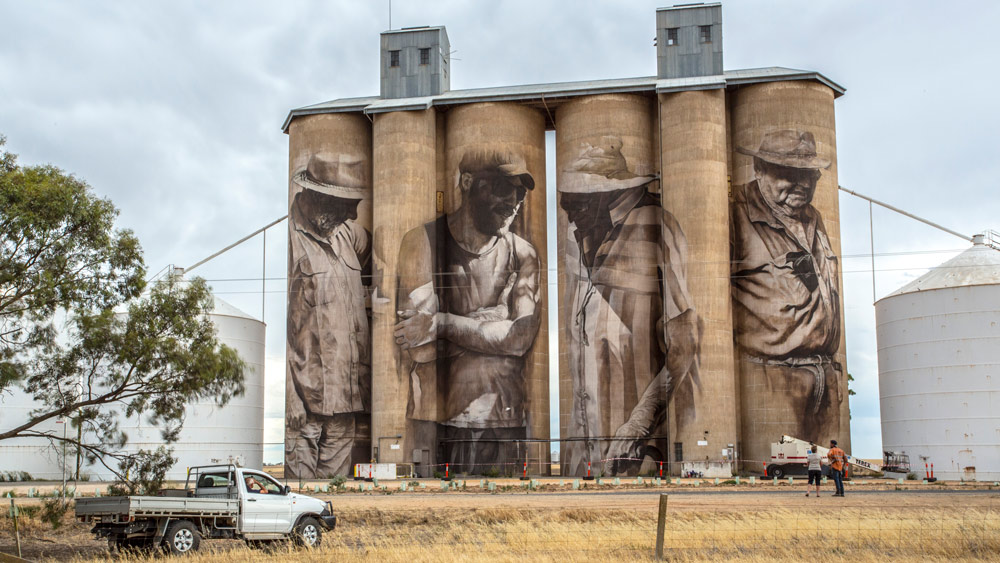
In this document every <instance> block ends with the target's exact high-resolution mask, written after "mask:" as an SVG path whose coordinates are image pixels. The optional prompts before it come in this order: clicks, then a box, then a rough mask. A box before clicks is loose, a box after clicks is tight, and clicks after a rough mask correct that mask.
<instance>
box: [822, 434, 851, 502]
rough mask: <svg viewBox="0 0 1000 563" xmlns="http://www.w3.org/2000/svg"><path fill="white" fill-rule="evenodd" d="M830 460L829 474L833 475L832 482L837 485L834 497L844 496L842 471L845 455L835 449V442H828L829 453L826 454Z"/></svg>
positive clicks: (838, 449) (845, 461)
mask: <svg viewBox="0 0 1000 563" xmlns="http://www.w3.org/2000/svg"><path fill="white" fill-rule="evenodd" d="M826 458H827V459H828V460H830V473H831V474H832V475H833V482H834V484H836V485H837V492H836V493H834V494H833V496H835V497H842V496H844V469H845V468H846V467H847V453H845V452H844V450H842V449H840V448H838V447H837V441H836V440H830V451H829V452H828V453H827V454H826Z"/></svg>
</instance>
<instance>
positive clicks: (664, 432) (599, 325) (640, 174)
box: [555, 94, 690, 475]
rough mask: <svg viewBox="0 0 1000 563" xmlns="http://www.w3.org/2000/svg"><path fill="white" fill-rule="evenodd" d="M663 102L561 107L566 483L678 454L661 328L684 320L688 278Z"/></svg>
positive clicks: (619, 99)
mask: <svg viewBox="0 0 1000 563" xmlns="http://www.w3.org/2000/svg"><path fill="white" fill-rule="evenodd" d="M655 103H656V102H655V99H653V98H650V97H646V96H642V95H634V94H608V95H597V96H587V97H581V98H575V99H573V100H570V101H568V102H566V103H564V104H562V105H561V106H559V108H558V109H557V110H556V120H555V122H556V166H557V187H556V189H557V191H558V198H559V209H558V212H557V214H558V216H557V220H558V229H559V231H558V233H557V242H558V245H559V255H560V260H561V262H560V264H559V318H560V323H561V324H562V326H564V327H566V328H565V330H563V331H561V332H562V334H560V364H559V367H560V418H561V423H560V424H561V433H560V437H561V438H562V439H563V441H562V448H561V454H560V459H561V465H562V472H563V474H564V475H587V474H588V471H589V472H590V475H596V474H598V473H600V472H603V473H604V474H605V475H625V474H632V475H634V474H637V473H638V472H640V471H647V470H649V469H654V468H656V465H655V464H652V463H651V462H650V461H649V460H652V459H657V458H659V459H663V460H666V454H667V450H668V449H669V444H668V442H669V440H668V438H667V436H668V431H669V430H668V427H669V426H670V425H671V423H670V422H668V421H667V420H665V417H664V416H663V414H664V413H665V407H666V401H667V385H666V382H665V381H664V376H663V374H662V373H661V372H662V370H663V369H664V367H665V366H666V364H667V354H666V352H665V348H666V343H665V342H664V341H663V338H662V334H663V330H664V323H663V320H664V319H665V318H676V317H677V316H678V315H680V314H681V313H682V312H683V311H682V310H679V309H678V304H679V303H683V302H684V301H685V299H684V295H682V294H683V293H684V291H682V290H681V286H684V285H685V284H686V281H685V280H684V279H683V277H684V276H683V272H681V270H683V265H682V264H681V263H680V262H681V261H682V254H683V252H682V247H683V235H682V234H681V233H680V232H679V229H678V227H677V224H676V221H675V220H674V219H673V217H672V216H671V215H670V214H669V213H666V212H664V210H663V209H662V207H661V205H660V194H659V183H658V181H657V177H656V173H657V172H658V170H657V167H658V163H659V155H658V150H657V146H656V137H655V128H656V117H655V116H656V109H655ZM667 254H669V257H667V258H665V255H667ZM664 263H668V264H670V267H668V268H663V267H662V264H664ZM661 280H667V281H666V282H665V283H661ZM665 285H666V286H669V287H670V289H669V290H667V291H666V292H665V291H664V286H665ZM685 309H686V307H685ZM678 338H680V335H678ZM689 354H690V352H689ZM646 436H649V437H651V438H645V437H646ZM567 439H568V440H567ZM644 459H646V460H647V461H645V462H644V461H643V460H644Z"/></svg>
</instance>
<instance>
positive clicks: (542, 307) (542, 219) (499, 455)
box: [439, 103, 551, 474]
mask: <svg viewBox="0 0 1000 563" xmlns="http://www.w3.org/2000/svg"><path fill="white" fill-rule="evenodd" d="M445 121H446V127H445V131H446V133H445V146H446V151H445V152H446V156H445V160H446V164H445V182H444V184H442V188H441V189H443V190H444V191H445V193H446V195H445V201H446V202H447V204H446V211H447V217H448V219H447V220H448V221H449V224H450V225H451V227H450V229H449V232H452V231H455V230H456V229H455V225H457V224H459V223H461V220H460V219H458V217H459V216H461V215H462V213H461V212H460V211H459V209H460V208H461V207H465V206H469V208H470V209H471V211H472V212H473V213H479V212H482V211H488V209H485V208H484V209H479V208H477V207H476V205H478V204H479V203H477V202H485V203H486V204H490V201H493V200H484V199H483V198H482V197H479V196H477V195H476V194H475V193H473V191H478V192H481V191H482V189H487V190H492V194H491V195H490V197H491V198H498V197H500V193H499V192H498V191H497V190H500V191H502V190H503V189H504V188H503V187H501V185H499V184H496V183H493V181H492V180H489V176H490V175H491V174H493V173H494V171H492V169H491V168H490V167H491V166H496V165H500V166H501V167H502V168H504V167H505V168H506V169H508V170H510V173H521V172H527V173H528V174H529V175H530V177H531V183H532V184H533V187H532V189H522V190H521V193H519V194H514V197H515V199H516V198H517V197H518V196H519V195H523V200H520V201H519V202H518V203H515V205H519V207H517V209H516V215H515V216H514V217H513V219H512V221H511V223H510V226H509V227H507V230H508V231H509V232H510V233H511V235H504V234H503V233H500V238H501V239H504V240H501V241H499V242H500V243H501V244H500V248H499V249H498V250H497V251H494V250H492V248H493V245H492V243H491V244H490V246H488V248H487V249H484V251H483V252H482V255H483V259H484V260H496V261H497V263H499V262H506V263H507V265H506V266H504V267H502V268H500V269H501V270H503V271H497V272H495V273H490V275H492V276H493V277H494V279H492V280H491V281H489V282H487V283H492V284H493V285H494V286H496V289H498V290H499V291H500V293H501V294H502V293H503V289H504V287H505V285H506V284H507V283H508V282H509V281H513V283H514V285H513V287H512V288H511V292H510V294H509V295H508V296H507V297H506V301H505V302H504V303H494V302H493V301H492V300H491V299H493V296H492V295H489V296H487V295H483V294H481V293H480V294H478V295H476V296H473V295H472V293H471V292H469V291H467V290H466V289H464V288H461V287H454V288H445V289H444V291H442V293H441V295H442V296H444V299H443V300H444V301H447V303H444V305H447V307H448V308H449V309H453V310H454V309H455V308H456V307H471V306H472V304H475V305H476V306H477V307H492V306H495V305H497V304H500V305H503V306H504V307H508V308H509V311H508V319H507V320H509V321H512V322H514V323H517V324H518V325H523V327H524V328H523V329H522V328H520V327H519V326H518V327H516V328H515V330H518V331H520V330H524V331H525V332H531V333H532V334H527V335H526V337H527V338H526V339H525V342H524V343H528V344H529V346H528V347H527V348H526V350H522V348H523V346H519V347H518V348H519V349H517V350H513V351H510V350H508V351H503V352H501V351H499V350H498V351H497V352H496V353H495V354H493V355H491V354H489V353H484V354H482V359H483V361H485V362H487V363H488V364H490V365H492V366H494V367H498V366H501V365H505V364H507V363H510V364H511V365H510V366H509V369H500V370H499V371H498V372H497V373H495V374H492V377H493V378H494V379H496V380H497V382H498V384H500V385H503V386H505V387H507V389H506V390H503V391H502V392H501V390H500V389H493V390H491V389H490V385H491V384H490V382H489V381H486V380H483V381H480V380H482V379H483V375H484V373H485V372H484V370H482V369H477V368H476V367H475V365H474V364H472V365H469V366H467V367H466V368H465V371H467V372H468V373H466V374H464V375H463V374H461V373H457V372H456V373H450V374H443V375H444V379H446V380H447V381H449V382H450V385H451V386H457V385H462V383H461V379H462V378H466V377H468V378H471V379H470V380H469V381H468V382H467V383H466V386H467V387H469V389H470V390H472V389H474V388H479V387H483V386H484V385H485V387H483V388H482V390H481V391H477V393H483V394H489V393H492V392H498V393H499V394H500V395H501V396H503V394H504V393H509V396H508V397H506V398H505V399H504V402H503V404H502V408H503V409H504V413H501V416H499V417H496V416H492V415H491V416H487V417H485V418H482V419H481V420H475V419H474V418H471V417H470V418H469V420H467V421H465V422H463V421H452V422H449V421H448V419H449V418H454V417H452V416H449V413H448V412H445V413H443V416H442V422H443V424H444V425H445V426H454V428H449V429H446V431H447V433H448V434H457V435H461V434H462V433H463V432H467V431H471V429H473V428H476V427H478V426H484V427H485V426H486V425H494V426H495V427H496V428H495V429H494V430H493V432H494V433H497V434H498V435H497V438H500V437H501V436H500V434H506V435H507V436H506V437H508V438H511V439H523V438H528V439H532V438H537V439H544V440H548V438H549V358H548V352H549V351H548V312H547V311H548V303H547V287H548V271H547V253H546V232H547V229H546V209H545V208H546V185H545V118H544V115H543V113H542V112H541V111H539V110H537V109H534V108H531V107H528V106H524V105H520V104H517V103H474V104H463V105H460V106H457V107H454V108H452V109H450V110H449V111H448V112H447V114H446V120H445ZM493 161H495V162H493ZM477 169H482V174H483V177H484V178H486V179H487V180H488V181H487V182H484V183H482V184H481V185H473V186H471V187H469V186H465V185H464V184H463V176H464V177H466V178H468V177H469V176H465V174H466V173H468V172H472V173H473V174H475V173H476V172H475V171H476V170H477ZM515 169H520V170H515ZM508 178H510V176H508ZM513 178H514V179H515V180H516V181H517V182H520V181H521V180H519V179H517V178H516V177H513ZM475 183H476V182H474V184H475ZM480 195H482V194H480ZM496 201H499V200H498V199H497V200H496ZM466 230H467V231H469V232H464V233H463V232H452V233H451V236H450V237H449V240H451V239H455V240H456V241H457V243H458V244H459V245H460V246H462V247H463V251H462V252H461V254H464V252H465V251H466V250H469V249H470V248H471V245H472V244H474V243H473V239H475V238H476V237H477V236H485V234H487V233H480V234H479V235H476V234H475V233H473V232H472V231H475V230H478V229H477V228H475V227H472V228H471V229H469V228H467V229H466ZM507 240H511V241H513V243H514V244H513V245H512V246H511V247H509V248H508V247H507ZM448 248H449V247H448V245H442V246H439V251H442V252H446V253H448ZM505 253H508V254H510V256H509V257H507V256H506V255H505ZM453 254H454V252H451V253H448V256H447V257H446V259H445V261H443V262H442V264H443V266H444V268H445V270H446V272H445V275H446V279H450V280H452V282H453V283H451V284H445V285H453V286H464V285H468V283H469V282H470V281H471V282H473V283H482V282H483V279H484V278H483V277H482V276H483V275H485V274H487V272H486V271H485V270H483V271H480V272H479V273H478V274H477V275H476V277H475V278H472V277H470V278H466V277H465V276H463V275H460V274H457V272H456V268H462V269H465V268H466V267H467V266H465V264H464V259H462V258H461V256H457V255H453ZM494 255H496V257H492V256H494ZM494 269H496V268H494ZM477 299H478V301H477ZM515 308H516V309H517V311H515ZM467 312H468V311H461V313H467ZM515 317H516V318H515ZM524 343H522V344H524ZM449 345H450V346H453V347H455V348H456V349H463V348H464V347H462V346H461V345H459V344H456V343H451V342H449ZM484 352H485V351H484ZM522 352H523V353H522ZM463 355H466V356H467V355H468V353H467V352H463ZM512 359H514V360H515V361H511V360H512ZM450 365H451V366H452V367H453V368H454V369H458V368H459V367H460V366H461V365H462V364H461V362H451V363H450ZM443 369H447V368H443ZM446 394H447V396H448V400H450V401H453V402H454V401H457V402H459V403H460V404H454V405H446V406H445V410H446V411H456V412H461V411H463V410H464V409H465V407H466V406H468V404H470V403H474V402H475V401H476V400H477V399H478V397H476V396H473V395H468V396H463V394H462V393H459V392H458V390H457V389H451V388H450V389H448V390H446ZM498 404H499V403H498ZM507 409H510V410H509V411H508V410H507ZM463 428H467V429H470V430H463ZM446 447H447V448H451V449H453V450H454V449H455V446H446ZM467 449H474V446H472V445H471V444H470V445H469V446H467ZM480 450H489V451H479V452H472V451H470V452H468V453H470V454H472V453H475V454H476V455H475V457H476V463H477V464H480V465H481V466H478V467H470V468H468V469H469V470H470V471H472V472H476V473H482V472H483V471H486V470H489V469H490V464H491V463H494V462H495V463H496V467H498V468H502V467H503V465H502V463H504V462H511V461H517V462H523V461H528V463H529V467H528V470H529V472H531V473H533V474H548V472H549V471H550V469H549V458H550V455H551V452H550V451H549V447H548V443H547V442H545V443H541V442H530V443H527V445H525V444H515V443H507V444H501V445H499V447H496V448H495V449H493V448H480ZM505 450H506V451H505ZM460 453H461V452H460V451H456V452H454V453H453V454H452V455H449V459H451V462H452V463H461V462H462V460H461V457H462V456H461V455H460Z"/></svg>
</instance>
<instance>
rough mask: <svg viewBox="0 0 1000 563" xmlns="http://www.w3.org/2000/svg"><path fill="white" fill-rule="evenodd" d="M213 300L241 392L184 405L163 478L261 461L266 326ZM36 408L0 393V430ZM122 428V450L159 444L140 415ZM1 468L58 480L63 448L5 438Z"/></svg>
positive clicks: (87, 470)
mask: <svg viewBox="0 0 1000 563" xmlns="http://www.w3.org/2000/svg"><path fill="white" fill-rule="evenodd" d="M214 299H215V303H214V308H213V311H212V313H211V314H210V315H209V317H210V318H211V320H212V322H213V323H214V324H215V327H216V329H217V331H218V337H219V340H220V341H221V342H222V343H223V344H226V345H228V346H230V347H232V348H234V349H235V350H236V351H237V353H239V355H240V357H241V358H243V360H244V361H245V362H246V363H247V371H246V379H245V386H246V391H245V393H244V394H243V396H241V397H235V398H233V399H232V400H230V401H229V403H228V404H227V405H226V406H224V407H219V406H217V405H216V404H215V401H214V400H212V399H210V398H209V399H206V400H204V401H200V402H198V403H194V404H192V405H189V406H188V407H187V411H186V416H185V421H184V428H183V430H182V431H181V433H180V436H179V438H178V440H177V441H176V442H175V443H174V444H172V447H173V450H174V454H173V455H174V457H175V458H177V462H176V463H175V464H174V466H173V467H172V468H171V469H170V470H169V471H168V473H167V478H168V479H184V477H185V474H186V471H187V468H188V467H191V466H192V465H205V464H210V463H228V462H230V461H235V462H238V463H240V464H241V465H244V466H246V467H261V465H262V464H263V461H264V333H265V325H264V323H262V322H261V321H259V320H257V319H255V318H253V317H251V316H250V315H248V314H246V313H244V312H242V311H240V310H239V309H237V308H236V307H234V306H232V305H230V304H229V303H226V302H225V301H223V300H222V299H219V298H218V297H215V298H214ZM37 407H38V405H37V404H36V403H35V402H34V400H33V399H32V398H31V397H30V396H29V395H28V394H26V393H24V392H23V391H21V390H19V389H16V390H14V391H13V392H12V393H10V394H6V395H4V396H2V397H0V429H7V428H13V427H15V426H17V425H19V424H23V423H24V422H25V421H27V420H28V417H29V414H30V412H31V411H32V410H33V409H35V408H37ZM62 426H63V425H62V424H61V423H57V422H56V421H54V420H53V421H48V422H46V423H44V424H42V425H40V426H38V427H37V428H36V429H37V430H39V431H46V432H51V433H53V434H55V435H60V434H62V432H63V431H64V429H63V427H62ZM121 429H122V430H123V431H125V433H126V434H128V437H129V441H128V444H127V445H126V449H127V450H129V451H138V450H139V449H151V450H155V449H156V448H158V447H159V446H161V445H163V438H162V436H161V434H160V429H159V428H158V427H156V426H153V425H151V424H150V423H149V421H148V420H147V419H146V418H145V417H143V416H139V417H130V418H128V419H123V420H122V422H121ZM69 431H70V432H72V429H69ZM68 457H69V459H67V460H66V462H65V467H66V473H67V474H69V475H72V474H73V473H75V470H76V456H75V454H74V453H73V452H72V449H70V454H69V456H68ZM4 471H7V472H10V471H26V472H28V473H29V474H31V476H32V477H34V478H36V479H52V480H58V479H61V478H62V475H63V454H62V447H61V446H60V445H58V444H57V445H53V444H50V443H49V440H47V439H43V438H20V439H16V440H4V441H3V443H2V444H0V472H4ZM81 474H82V475H89V476H90V477H92V478H96V479H104V480H106V479H111V478H112V475H111V473H110V472H109V471H108V470H107V469H106V468H105V467H103V466H102V465H101V464H95V465H87V464H86V463H83V464H82V467H81ZM70 478H71V479H72V477H70Z"/></svg>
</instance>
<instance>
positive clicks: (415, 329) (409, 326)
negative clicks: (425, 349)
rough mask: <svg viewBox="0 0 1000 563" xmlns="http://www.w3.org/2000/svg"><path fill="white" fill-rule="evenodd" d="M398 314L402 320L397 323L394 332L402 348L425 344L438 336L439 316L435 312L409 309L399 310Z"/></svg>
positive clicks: (406, 348) (397, 342) (407, 348)
mask: <svg viewBox="0 0 1000 563" xmlns="http://www.w3.org/2000/svg"><path fill="white" fill-rule="evenodd" d="M398 315H399V318H400V319H402V320H400V321H399V322H398V323H396V327H395V330H394V331H393V333H392V334H393V336H395V337H396V344H398V345H399V347H400V348H401V349H402V350H409V349H410V348H416V347H418V346H423V345H424V344H428V343H430V342H433V341H434V340H435V339H436V338H437V332H438V316H437V315H436V314H435V313H427V312H424V311H413V310H411V309H407V310H406V311H399V312H398Z"/></svg>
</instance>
